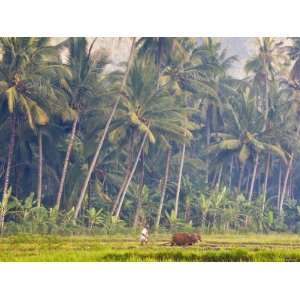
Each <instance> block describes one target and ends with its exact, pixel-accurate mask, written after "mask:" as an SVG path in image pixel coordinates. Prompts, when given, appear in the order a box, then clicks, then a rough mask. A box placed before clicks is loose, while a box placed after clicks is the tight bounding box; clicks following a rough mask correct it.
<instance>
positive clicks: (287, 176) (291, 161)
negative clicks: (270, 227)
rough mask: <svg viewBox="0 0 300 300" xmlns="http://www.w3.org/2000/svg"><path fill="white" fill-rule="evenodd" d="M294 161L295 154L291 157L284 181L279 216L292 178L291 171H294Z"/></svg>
mask: <svg viewBox="0 0 300 300" xmlns="http://www.w3.org/2000/svg"><path fill="white" fill-rule="evenodd" d="M293 160H294V153H292V155H291V158H290V161H289V164H288V166H287V169H286V173H285V177H284V181H283V187H282V192H281V197H280V204H279V215H281V214H282V208H283V202H284V199H285V195H286V189H287V184H288V180H289V176H290V173H291V170H292V165H293Z"/></svg>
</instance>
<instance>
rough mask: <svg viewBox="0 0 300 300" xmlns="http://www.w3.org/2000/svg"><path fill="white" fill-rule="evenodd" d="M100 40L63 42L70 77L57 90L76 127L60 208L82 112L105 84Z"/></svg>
mask: <svg viewBox="0 0 300 300" xmlns="http://www.w3.org/2000/svg"><path fill="white" fill-rule="evenodd" d="M95 41H96V39H94V40H93V41H92V43H91V44H90V45H88V41H87V38H69V39H68V40H67V41H64V42H63V46H66V47H67V49H66V50H67V58H66V64H65V68H66V69H67V70H68V73H67V74H66V76H64V77H62V78H59V80H57V82H56V85H57V93H58V95H59V96H61V98H62V99H64V102H65V103H66V104H67V107H66V108H65V109H64V111H63V112H62V118H63V120H64V121H71V122H72V129H71V134H70V138H69V140H68V146H67V150H66V154H65V158H64V163H63V168H62V173H61V177H60V183H59V188H58V191H57V196H56V204H55V206H56V208H57V209H59V208H60V205H61V199H62V194H63V190H64V185H65V179H66V175H67V170H68V165H69V162H70V156H71V152H72V148H73V145H74V141H75V138H76V133H77V130H78V124H79V120H80V116H81V114H83V113H84V111H85V110H86V109H87V108H88V107H89V100H90V99H91V97H94V96H95V94H96V93H97V89H98V85H99V86H100V85H101V82H100V79H99V77H100V75H101V74H102V73H103V70H104V68H105V66H106V65H107V63H108V60H107V57H106V55H105V54H103V55H92V51H93V46H94V44H95Z"/></svg>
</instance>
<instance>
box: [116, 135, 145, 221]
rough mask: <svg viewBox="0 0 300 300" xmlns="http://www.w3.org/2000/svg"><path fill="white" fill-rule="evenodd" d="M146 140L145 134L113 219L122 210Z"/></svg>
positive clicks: (117, 216)
mask: <svg viewBox="0 0 300 300" xmlns="http://www.w3.org/2000/svg"><path fill="white" fill-rule="evenodd" d="M146 139H147V133H145V135H144V137H143V140H142V143H141V145H140V149H139V151H138V154H137V156H136V160H135V162H134V165H133V167H132V170H131V172H130V175H129V177H128V180H127V182H126V185H125V187H124V191H123V194H122V197H121V198H120V203H119V205H118V209H117V211H116V214H115V217H116V218H117V219H118V218H119V216H120V212H121V208H122V205H123V202H124V199H125V196H126V193H127V190H128V187H129V184H130V182H131V180H132V177H133V175H134V173H135V170H136V167H137V165H138V162H139V159H140V156H141V154H142V151H143V148H144V145H145V142H146Z"/></svg>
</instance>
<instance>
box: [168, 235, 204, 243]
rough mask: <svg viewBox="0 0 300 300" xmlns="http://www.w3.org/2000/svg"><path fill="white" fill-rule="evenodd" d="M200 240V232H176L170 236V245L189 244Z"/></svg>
mask: <svg viewBox="0 0 300 300" xmlns="http://www.w3.org/2000/svg"><path fill="white" fill-rule="evenodd" d="M198 241H200V242H201V241H202V239H201V235H200V234H195V233H187V232H176V233H174V234H173V236H172V241H171V246H175V245H176V246H191V245H193V244H195V243H197V242H198Z"/></svg>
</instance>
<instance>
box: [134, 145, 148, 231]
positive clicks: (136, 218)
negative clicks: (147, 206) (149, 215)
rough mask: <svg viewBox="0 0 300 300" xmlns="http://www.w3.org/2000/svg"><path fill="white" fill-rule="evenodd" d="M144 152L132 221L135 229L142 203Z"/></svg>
mask: <svg viewBox="0 0 300 300" xmlns="http://www.w3.org/2000/svg"><path fill="white" fill-rule="evenodd" d="M144 175H145V174H144V151H142V154H141V178H140V186H139V193H138V194H139V195H138V199H137V205H136V212H135V216H134V220H133V228H136V227H137V225H138V221H139V217H140V213H141V208H142V202H143V188H144Z"/></svg>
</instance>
